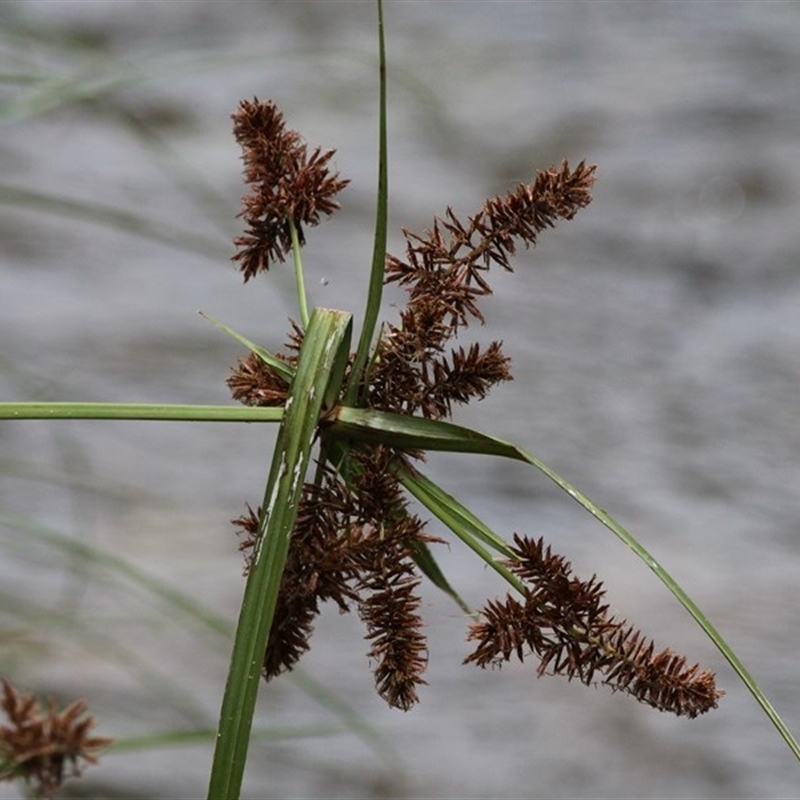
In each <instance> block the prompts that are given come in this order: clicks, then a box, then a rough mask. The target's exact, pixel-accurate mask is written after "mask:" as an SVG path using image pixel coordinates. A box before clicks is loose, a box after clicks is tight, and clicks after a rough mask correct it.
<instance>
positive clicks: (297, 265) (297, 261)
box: [289, 217, 308, 329]
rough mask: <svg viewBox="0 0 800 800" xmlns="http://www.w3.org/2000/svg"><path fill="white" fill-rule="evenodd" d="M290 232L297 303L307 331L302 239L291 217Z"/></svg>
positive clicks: (301, 320) (301, 319)
mask: <svg viewBox="0 0 800 800" xmlns="http://www.w3.org/2000/svg"><path fill="white" fill-rule="evenodd" d="M289 231H290V233H291V236H292V258H293V259H294V277H295V281H296V282H297V302H298V303H299V304H300V322H301V324H302V326H303V328H304V329H305V328H307V327H308V298H307V296H306V281H305V277H304V276H303V259H302V256H301V255H300V237H299V236H298V234H297V226H296V225H295V224H294V220H293V219H292V218H291V217H289Z"/></svg>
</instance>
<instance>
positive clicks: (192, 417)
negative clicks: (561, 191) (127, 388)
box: [0, 403, 283, 422]
mask: <svg viewBox="0 0 800 800" xmlns="http://www.w3.org/2000/svg"><path fill="white" fill-rule="evenodd" d="M0 419H140V420H155V421H162V422H168V421H178V422H280V421H281V419H283V409H282V408H262V407H253V406H204V405H179V404H169V403H0Z"/></svg>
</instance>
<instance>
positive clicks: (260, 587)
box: [208, 308, 352, 800]
mask: <svg viewBox="0 0 800 800" xmlns="http://www.w3.org/2000/svg"><path fill="white" fill-rule="evenodd" d="M351 320H352V316H351V315H350V314H348V313H345V312H343V311H333V310H330V309H320V308H317V309H315V310H314V312H313V314H312V315H311V319H310V321H309V324H308V330H307V331H306V335H305V337H304V339H303V344H302V347H301V349H300V354H299V358H298V363H297V374H296V375H295V378H294V380H293V381H292V384H291V386H290V387H289V392H288V396H287V399H286V404H285V406H284V414H283V420H282V422H281V426H280V428H279V430H278V437H277V441H276V444H275V451H274V455H273V459H272V466H271V467H270V472H269V477H268V479H267V485H266V490H265V492H264V501H263V503H262V516H261V520H260V523H259V536H258V541H257V542H256V545H255V548H254V549H253V555H252V561H251V563H250V571H249V574H248V577H247V584H246V586H245V592H244V599H243V601H242V607H241V613H240V615H239V624H238V628H237V631H236V637H235V639H234V645H233V653H232V655H231V665H230V671H229V673H228V681H227V684H226V686H225V696H224V698H223V701H222V710H221V712H220V724H219V733H218V735H217V743H216V748H215V751H214V762H213V766H212V770H211V777H210V780H209V788H208V797H209V798H210V800H216V799H218V798H225V799H226V800H236V799H237V798H238V797H239V792H240V791H241V784H242V778H243V775H244V767H245V762H246V759H247V749H248V743H249V739H250V728H251V727H252V722H253V711H254V708H255V702H256V695H257V693H258V682H259V679H260V677H261V664H262V662H263V658H264V651H265V648H266V644H267V640H268V637H269V631H270V627H271V625H272V619H273V617H274V614H275V607H276V605H277V599H278V592H279V590H280V584H281V579H282V576H283V569H284V565H285V563H286V554H287V552H288V549H289V538H290V535H291V532H292V529H293V527H294V523H295V519H296V517H297V510H298V506H299V503H300V498H301V496H302V491H303V481H304V478H305V474H306V470H307V468H308V463H309V460H310V457H311V448H312V445H313V443H314V438H315V436H316V433H317V425H318V423H319V417H320V412H321V411H322V408H323V402H324V400H325V398H326V396H331V395H332V394H337V393H338V390H339V386H340V385H341V380H342V376H343V375H344V370H345V366H346V363H347V358H348V353H349V344H350V330H351ZM331 381H333V382H334V385H333V386H332V387H331V386H330V384H331Z"/></svg>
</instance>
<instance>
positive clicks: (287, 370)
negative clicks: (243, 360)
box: [200, 311, 294, 385]
mask: <svg viewBox="0 0 800 800" xmlns="http://www.w3.org/2000/svg"><path fill="white" fill-rule="evenodd" d="M200 316H201V317H202V318H203V319H205V320H207V321H208V322H210V323H211V324H212V325H214V326H215V327H217V328H219V329H220V330H221V331H225V333H227V334H228V336H232V337H233V338H234V339H236V341H237V342H239V344H243V345H244V346H245V347H246V348H247V349H248V350H250V351H252V352H253V353H255V354H256V355H257V356H258V357H259V358H260V359H261V360H262V361H263V362H264V363H265V364H266V365H267V366H268V367H270V368H271V369H273V370H274V371H275V372H277V373H278V374H279V375H280V376H281V377H282V378H283V379H284V380H285V381H286V383H287V385H288V384H290V383H291V382H292V378H294V368H293V367H292V366H291V365H289V364H287V363H286V362H285V361H281V360H280V359H279V358H276V357H275V356H274V355H272V353H270V352H269V350H266V349H265V348H263V347H261V345H258V344H255V342H251V341H250V340H249V339H247V338H245V337H244V336H242V334H241V333H237V332H236V331H235V330H233V328H229V327H228V326H227V325H226V324H225V323H224V322H220V321H219V320H218V319H214V317H212V316H211V315H210V314H206V313H205V311H201V312H200Z"/></svg>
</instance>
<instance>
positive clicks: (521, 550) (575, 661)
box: [465, 535, 723, 717]
mask: <svg viewBox="0 0 800 800" xmlns="http://www.w3.org/2000/svg"><path fill="white" fill-rule="evenodd" d="M514 543H515V546H514V552H515V555H516V558H514V559H510V560H508V561H507V562H506V566H507V567H508V568H509V569H510V570H511V571H512V572H514V573H515V574H516V575H517V576H518V577H520V578H521V579H522V580H523V581H524V582H525V584H526V585H527V587H528V590H527V592H526V594H525V596H524V598H523V600H522V601H520V600H517V599H515V598H513V597H510V596H508V597H507V598H506V600H505V601H504V602H502V601H497V600H495V601H492V602H490V603H488V604H487V605H486V607H485V608H484V609H483V612H482V615H483V621H481V622H476V623H473V624H472V626H471V628H470V632H469V636H468V639H469V640H471V641H477V643H478V644H477V646H476V648H475V650H474V651H473V653H471V654H470V655H469V656H467V658H466V659H465V663H475V664H477V665H478V666H481V667H485V666H487V665H490V664H494V665H500V664H502V662H504V661H508V660H510V658H511V657H512V655H516V656H517V658H518V659H519V660H520V661H522V660H523V659H524V657H525V656H526V654H527V653H528V652H533V653H535V654H536V655H537V656H538V657H539V658H540V664H539V667H538V674H539V675H543V674H545V673H546V672H548V671H549V672H550V673H552V674H560V675H566V676H567V678H568V679H570V680H572V679H573V678H577V679H578V680H580V681H581V682H583V683H585V684H587V685H590V684H591V683H592V682H593V680H594V677H595V675H599V676H600V679H599V680H600V682H601V683H603V684H605V685H607V686H609V687H610V688H611V689H612V690H614V691H624V692H626V693H628V694H630V695H632V696H633V697H635V698H636V699H637V700H639V701H640V702H643V703H646V704H648V705H651V706H653V707H654V708H657V709H659V710H660V711H671V712H672V713H674V714H677V715H686V716H689V717H696V716H697V715H698V714H702V713H704V712H706V711H709V710H711V709H712V708H716V707H717V703H718V700H719V698H720V697H721V696H722V694H723V693H722V692H721V691H720V690H718V689H717V688H716V685H715V681H714V674H713V673H712V672H710V671H708V670H703V671H701V670H700V668H699V667H698V666H697V665H696V664H695V665H693V666H688V665H687V660H686V658H685V657H683V656H679V655H678V654H676V653H674V652H672V651H671V650H668V649H665V650H661V651H659V652H655V646H654V644H653V642H650V641H647V640H646V639H645V638H644V637H643V636H642V634H641V633H640V632H639V631H637V630H635V629H634V628H633V627H631V626H629V625H627V624H626V622H625V621H618V620H616V619H615V618H614V617H613V616H610V615H609V614H608V605H607V604H604V603H603V602H602V600H603V597H604V595H605V591H604V589H603V587H602V584H601V583H599V582H598V581H597V580H596V579H595V578H594V577H593V578H591V579H590V580H589V581H581V580H579V579H577V578H573V577H571V571H572V570H571V566H570V564H569V562H567V561H566V560H565V559H564V558H563V557H561V556H559V555H555V554H553V553H552V551H551V550H550V548H549V547H547V548H545V547H544V544H543V541H542V539H539V540H533V539H529V538H526V537H521V536H518V535H515V537H514Z"/></svg>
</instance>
